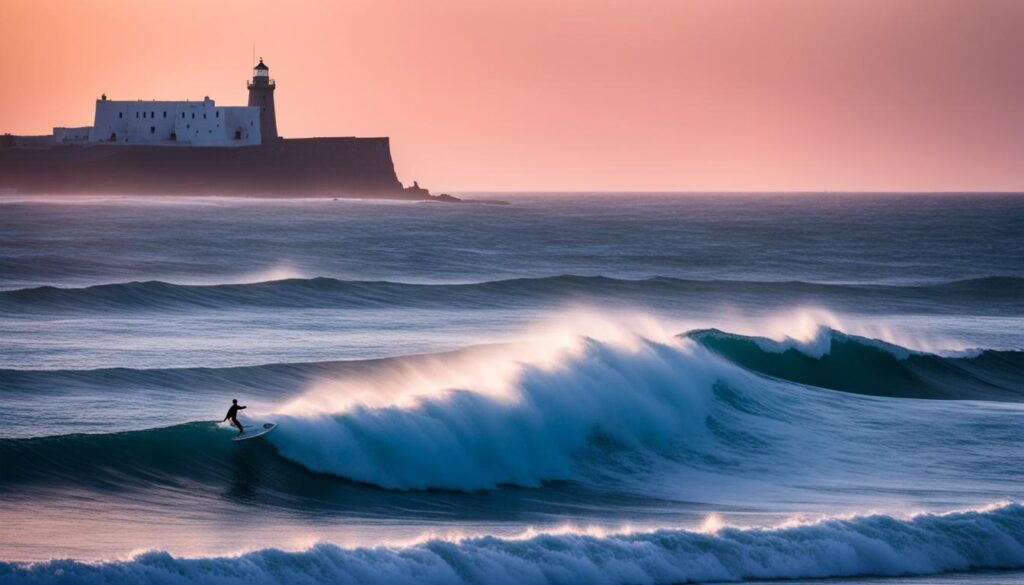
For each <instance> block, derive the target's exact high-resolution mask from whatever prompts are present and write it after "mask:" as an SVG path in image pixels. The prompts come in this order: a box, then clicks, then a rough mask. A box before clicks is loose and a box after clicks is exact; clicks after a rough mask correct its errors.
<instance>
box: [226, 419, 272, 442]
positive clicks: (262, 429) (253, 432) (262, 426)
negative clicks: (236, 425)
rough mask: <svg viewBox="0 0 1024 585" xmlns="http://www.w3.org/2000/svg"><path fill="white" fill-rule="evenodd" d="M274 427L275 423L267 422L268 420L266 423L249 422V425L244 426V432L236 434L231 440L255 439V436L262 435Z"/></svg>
mask: <svg viewBox="0 0 1024 585" xmlns="http://www.w3.org/2000/svg"><path fill="white" fill-rule="evenodd" d="M275 428H277V423H269V422H268V423H259V424H250V425H247V426H246V427H245V432H243V433H242V434H241V435H238V436H237V437H235V438H234V439H232V440H233V441H244V440H246V439H255V438H256V437H262V436H263V435H265V434H267V433H269V432H270V431H272V430H274V429H275Z"/></svg>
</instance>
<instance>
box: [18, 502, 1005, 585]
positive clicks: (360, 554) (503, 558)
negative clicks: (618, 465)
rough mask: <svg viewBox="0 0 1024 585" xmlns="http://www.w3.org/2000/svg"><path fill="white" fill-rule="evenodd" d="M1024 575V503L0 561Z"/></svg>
mask: <svg viewBox="0 0 1024 585" xmlns="http://www.w3.org/2000/svg"><path fill="white" fill-rule="evenodd" d="M1019 568H1024V507H1022V506H1021V505H1020V504H1015V503H1014V504H1006V505H1002V506H1000V507H994V508H986V509H981V510H974V511H965V512H955V513H949V514H922V515H918V516H913V517H908V518H897V517H892V516H881V515H879V516H860V517H852V518H847V519H831V520H825V521H822V522H818V523H813V524H800V525H796V526H790V527H784V528H775V529H739V528H729V527H721V528H718V529H717V530H714V531H712V532H693V531H687V530H673V529H666V530H658V531H653V532H643V533H631V534H612V535H604V536H601V535H592V534H586V533H573V532H564V531H563V532H560V533H558V534H541V535H536V536H531V537H529V538H525V539H503V538H495V537H479V538H468V539H462V540H455V541H449V540H430V541H425V542H421V543H418V544H413V545H410V546H405V547H377V548H356V549H348V548H341V547H338V546H335V545H332V544H329V543H322V544H319V545H316V546H314V547H312V548H310V549H308V550H306V551H301V552H283V551H280V550H274V549H265V550H259V551H255V552H250V553H247V554H243V555H241V556H237V557H216V558H176V557H173V556H171V555H170V554H167V553H165V552H148V553H144V554H141V555H139V556H136V557H134V558H131V559H128V560H124V561H114V562H104V563H95V564H93V563H82V562H76V561H72V560H54V561H48V562H42V563H34V564H19V563H0V583H5V584H10V585H16V584H23V583H24V584H32V583H47V584H53V583H76V584H77V583H86V584H88V583H138V584H143V583H159V584H162V585H173V584H177V583H212V584H223V585H228V584H243V583H244V584H246V585H254V584H262V583H342V584H344V583H353V584H354V583H360V584H375V583H381V584H388V585H391V584H404V583H408V584H413V583H415V584H417V585H424V584H426V585H434V584H436V585H449V584H451V585H463V584H464V585H470V584H485V583H486V584H509V585H532V584H537V585H542V584H548V583H560V584H574V583H587V584H607V585H618V584H632V583H649V584H670V583H683V582H701V581H739V580H743V579H790V578H827V577H851V576H858V575H891V576H896V575H925V574H935V573H942V572H948V571H969V570H978V569H982V570H984V569H1019Z"/></svg>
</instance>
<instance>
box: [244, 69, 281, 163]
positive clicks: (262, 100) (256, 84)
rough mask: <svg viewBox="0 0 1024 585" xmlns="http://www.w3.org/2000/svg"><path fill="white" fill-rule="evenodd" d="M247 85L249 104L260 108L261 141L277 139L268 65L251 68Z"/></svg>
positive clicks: (275, 116) (271, 80)
mask: <svg viewBox="0 0 1024 585" xmlns="http://www.w3.org/2000/svg"><path fill="white" fill-rule="evenodd" d="M247 85H248V87H249V105H250V106H256V107H258V108H259V109H260V134H262V136H263V143H264V144H266V143H267V142H271V141H273V140H277V114H275V113H274V88H275V85H274V80H273V79H271V78H270V67H267V66H266V65H264V64H263V59H262V58H260V63H259V65H257V66H256V67H254V68H253V70H252V81H250V82H249V83H248V84H247Z"/></svg>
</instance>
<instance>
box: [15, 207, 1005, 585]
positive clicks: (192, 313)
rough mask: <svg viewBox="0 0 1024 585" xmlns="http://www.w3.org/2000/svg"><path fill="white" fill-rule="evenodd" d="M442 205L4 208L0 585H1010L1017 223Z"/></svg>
mask: <svg viewBox="0 0 1024 585" xmlns="http://www.w3.org/2000/svg"><path fill="white" fill-rule="evenodd" d="M473 196H474V197H476V198H482V199H488V198H491V199H495V198H497V199H503V200H507V201H510V203H511V204H510V205H507V206H497V205H470V204H464V205H453V204H439V203H408V202H379V201H332V200H327V199H317V200H313V199H308V200H273V199H266V200H253V199H232V198H178V199H175V198H113V197H111V198H101V197H88V198H86V197H80V198H54V199H46V198H19V197H6V198H2V199H0V584H6V583H121V582H125V583H178V582H190V581H191V582H203V583H239V584H241V583H274V582H284V583H314V582H330V583H334V582H338V583H510V584H512V583H515V584H521V583H609V584H619V583H622V584H626V583H680V582H723V581H736V580H775V579H797V580H799V581H797V582H800V583H811V582H815V583H817V582H821V581H820V580H822V579H825V580H827V582H830V583H831V582H842V583H847V582H857V583H860V582H865V581H870V582H872V583H879V584H881V583H886V584H889V583H905V584H919V585H923V584H926V583H927V584H932V583H935V584H938V583H942V584H946V583H963V582H972V583H979V584H996V583H1016V582H1022V581H1024V484H1022V480H1024V197H1022V196H1015V195H983V194H976V195H968V194H963V195H957V194H943V195H929V194H917V195H881V194H861V195H857V194H841V195H839V194H835V195H832V194H776V195H765V194H756V195H750V194H706V195H697V194H676V195H672V194H615V195H612V194H573V195H568V194H508V193H504V194H500V195H490V194H474V195H473ZM232 398H238V399H239V400H240V401H241V403H242V404H247V405H248V409H246V410H245V411H244V415H245V416H244V417H243V422H262V421H274V422H277V423H278V424H279V427H278V429H276V430H275V431H274V432H273V433H271V434H269V435H267V436H266V437H264V438H262V439H256V440H253V441H247V442H242V443H235V442H232V441H231V440H230V439H231V437H232V435H233V431H232V430H231V429H230V428H228V427H227V426H226V425H223V424H221V423H219V421H220V419H221V417H222V416H223V414H224V411H225V410H226V409H227V406H228V405H229V404H230V400H231V399H232ZM815 580H818V581H815ZM837 580H838V581H837Z"/></svg>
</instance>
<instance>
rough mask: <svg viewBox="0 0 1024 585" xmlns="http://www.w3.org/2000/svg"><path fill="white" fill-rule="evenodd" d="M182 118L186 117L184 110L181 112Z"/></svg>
mask: <svg viewBox="0 0 1024 585" xmlns="http://www.w3.org/2000/svg"><path fill="white" fill-rule="evenodd" d="M181 119H182V120H184V119H185V112H182V113H181Z"/></svg>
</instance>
